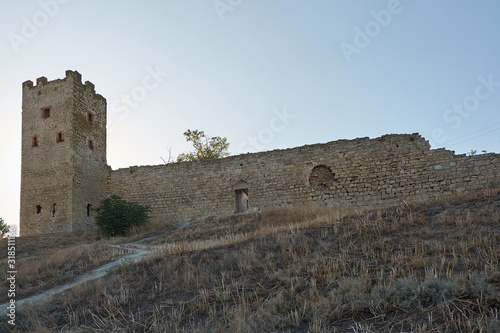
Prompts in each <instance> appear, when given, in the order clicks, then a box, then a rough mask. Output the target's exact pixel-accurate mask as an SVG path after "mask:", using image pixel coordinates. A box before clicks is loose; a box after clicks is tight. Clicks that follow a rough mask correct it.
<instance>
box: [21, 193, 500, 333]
mask: <svg viewBox="0 0 500 333" xmlns="http://www.w3.org/2000/svg"><path fill="white" fill-rule="evenodd" d="M135 246H142V247H147V248H149V249H152V250H153V253H152V254H151V255H150V257H149V258H148V259H146V260H144V261H142V262H140V263H137V264H132V265H128V266H122V267H121V268H119V269H118V270H117V271H116V272H114V273H113V274H110V275H108V276H107V277H105V278H103V279H100V280H96V281H91V282H87V283H85V284H83V285H80V286H78V287H75V288H73V289H72V290H69V291H67V292H65V293H64V294H62V295H59V296H57V297H55V298H54V299H53V300H52V301H51V302H50V304H45V305H42V306H39V307H38V308H36V309H30V310H24V311H21V312H20V313H19V318H22V325H23V330H26V331H31V332H53V331H59V330H62V329H64V330H65V331H68V329H71V330H73V331H74V332H111V331H119V332H121V331H124V332H499V331H500V318H499V317H498V316H499V315H498V309H499V308H500V271H499V267H500V266H499V262H500V191H499V190H495V191H488V192H485V193H481V194H475V195H467V196H461V197H454V198H449V199H446V200H442V201H438V202H421V203H402V204H401V205H400V206H397V207H392V208H389V209H384V210H373V211H365V212H341V211H338V210H335V211H332V210H319V209H316V210H314V209H306V208H289V209H279V210H278V209H276V210H267V211H264V212H262V213H251V214H244V215H233V216H227V217H223V218H209V219H205V220H201V221H197V222H194V223H192V224H191V225H189V226H187V227H186V228H184V229H182V230H179V231H176V232H172V230H170V229H164V230H161V231H157V232H155V233H153V234H151V235H149V236H148V237H146V238H145V239H144V240H143V241H142V242H138V243H136V244H135ZM67 260H68V261H71V259H69V258H68V259H67ZM72 267H74V265H72ZM61 269H64V268H61Z"/></svg>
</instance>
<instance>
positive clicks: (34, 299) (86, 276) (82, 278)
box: [0, 242, 151, 316]
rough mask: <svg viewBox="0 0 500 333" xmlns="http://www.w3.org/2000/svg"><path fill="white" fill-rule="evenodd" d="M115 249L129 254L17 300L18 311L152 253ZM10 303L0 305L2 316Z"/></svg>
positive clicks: (0, 314) (132, 249)
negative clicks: (71, 279)
mask: <svg viewBox="0 0 500 333" xmlns="http://www.w3.org/2000/svg"><path fill="white" fill-rule="evenodd" d="M134 243H136V242H134ZM113 247H118V248H120V249H123V250H126V251H128V254H127V255H125V256H124V257H122V258H120V259H118V260H115V261H113V262H110V263H107V264H105V265H103V266H101V267H99V268H96V269H94V270H91V271H89V272H86V273H83V274H81V275H79V276H78V277H76V278H75V279H74V280H73V281H70V282H68V283H65V284H62V285H60V286H57V287H54V288H51V289H49V290H46V291H44V292H42V293H40V294H36V295H33V296H30V297H28V298H24V299H21V300H16V303H15V304H16V309H19V308H20V307H23V306H24V305H31V306H33V305H38V304H41V303H43V302H45V301H47V300H49V299H50V298H51V297H52V296H53V295H56V294H59V293H62V292H63V291H65V290H66V289H69V288H72V287H74V286H77V285H79V284H81V283H83V282H86V281H90V280H94V279H98V278H100V277H103V276H104V275H106V274H108V272H109V271H111V270H113V269H115V268H116V267H118V266H120V265H121V264H124V263H134V262H136V261H139V260H140V259H141V258H142V257H143V256H145V255H146V254H148V253H150V252H151V251H148V250H143V249H135V248H127V247H123V246H120V245H113ZM8 305H9V303H4V304H1V305H0V316H5V315H6V314H7V306H8Z"/></svg>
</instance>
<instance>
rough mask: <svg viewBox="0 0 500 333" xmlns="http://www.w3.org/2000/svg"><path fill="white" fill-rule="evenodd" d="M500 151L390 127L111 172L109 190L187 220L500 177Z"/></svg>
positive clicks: (386, 201)
mask: <svg viewBox="0 0 500 333" xmlns="http://www.w3.org/2000/svg"><path fill="white" fill-rule="evenodd" d="M499 180H500V155H498V154H483V155H477V156H470V157H468V156H465V155H455V154H454V152H452V151H447V150H444V149H438V150H430V146H429V144H428V142H427V141H426V140H425V139H424V138H422V137H421V136H420V135H418V134H412V135H385V136H382V137H380V138H376V139H368V138H360V139H355V140H340V141H334V142H329V143H325V144H315V145H308V146H303V147H297V148H292V149H285V150H274V151H269V152H262V153H254V154H244V155H237V156H232V157H228V158H225V159H220V160H207V161H196V162H182V163H174V164H167V165H157V166H140V167H137V166H135V167H130V168H125V169H119V170H116V171H112V172H111V176H110V178H109V180H108V184H107V195H112V194H117V195H120V196H122V197H124V198H125V199H127V200H131V201H135V202H138V203H140V204H147V205H150V206H151V208H152V209H153V218H155V219H163V220H167V219H170V220H173V221H177V222H180V221H185V220H192V219H195V218H199V217H203V216H209V215H220V214H230V213H234V212H235V211H236V210H237V197H238V191H239V190H242V189H244V190H246V191H245V192H246V193H247V194H248V207H249V210H261V209H263V208H265V207H268V206H275V207H276V206H284V205H289V204H312V205H318V206H324V205H326V206H334V205H346V206H381V205H383V206H385V205H390V204H394V203H396V202H401V200H412V199H420V198H423V199H427V198H436V197H439V196H442V195H446V194H452V193H462V192H466V191H473V190H475V189H480V188H485V187H488V186H497V185H500V182H499Z"/></svg>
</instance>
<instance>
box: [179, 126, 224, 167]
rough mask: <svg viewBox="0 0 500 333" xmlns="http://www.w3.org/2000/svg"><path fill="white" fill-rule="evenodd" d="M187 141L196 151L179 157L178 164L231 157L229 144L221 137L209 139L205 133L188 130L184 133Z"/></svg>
mask: <svg viewBox="0 0 500 333" xmlns="http://www.w3.org/2000/svg"><path fill="white" fill-rule="evenodd" d="M184 136H185V137H186V141H188V142H191V143H192V144H193V148H194V151H193V152H189V153H182V154H179V156H177V162H184V161H196V160H205V159H212V158H223V157H227V156H229V152H228V149H229V143H228V142H227V139H226V138H221V137H219V136H214V137H208V136H206V135H205V132H204V131H199V130H194V131H191V130H189V129H188V130H187V131H186V132H184Z"/></svg>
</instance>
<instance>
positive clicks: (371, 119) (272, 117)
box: [0, 0, 500, 224]
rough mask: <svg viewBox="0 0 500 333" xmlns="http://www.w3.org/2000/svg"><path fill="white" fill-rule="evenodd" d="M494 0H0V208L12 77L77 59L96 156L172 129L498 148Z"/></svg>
mask: <svg viewBox="0 0 500 333" xmlns="http://www.w3.org/2000/svg"><path fill="white" fill-rule="evenodd" d="M499 17H500V2H499V1H494V0H475V1H464V0H460V1H457V0H442V1H431V0H400V1H397V0H389V1H388V0H376V1H375V0H374V1H353V0H343V1H340V0H313V1H305V0H302V1H298V0H274V1H268V0H216V1H213V0H204V1H200V0H192V1H181V0H177V1H174V0H162V1H160V0H157V1H152V0H150V1H126V0H120V1H118V0H109V1H102V0H101V1H96V0H39V1H30V0H23V1H14V0H3V1H1V2H0V64H1V75H0V86H1V88H2V89H1V91H0V94H1V98H0V139H1V145H0V156H1V160H0V217H3V218H4V219H5V221H6V222H7V223H9V224H18V222H19V188H20V168H21V145H20V143H21V84H22V82H24V81H26V80H32V81H36V78H37V77H40V76H45V77H47V78H48V79H49V80H54V79H58V78H64V76H65V71H66V70H68V69H70V70H77V71H78V72H80V73H81V74H82V76H83V81H87V80H88V81H91V82H93V83H94V84H95V86H96V91H97V92H98V93H100V94H101V95H103V96H104V97H105V98H106V99H107V101H108V123H109V130H108V164H110V165H111V166H112V167H113V169H117V168H122V167H128V166H131V165H147V164H160V163H163V162H162V159H161V157H163V158H165V159H167V158H168V150H167V148H168V147H171V151H172V154H173V155H174V156H175V155H177V154H179V153H182V152H185V151H188V150H189V149H190V146H189V145H188V144H187V143H186V142H185V140H184V137H183V135H182V133H183V132H184V131H185V130H187V129H200V130H204V131H205V132H206V133H207V134H208V135H211V136H223V137H227V138H228V141H229V142H230V144H231V146H230V151H231V153H232V154H238V153H244V152H253V151H262V150H272V149H276V148H289V147H294V146H300V145H304V144H312V143H318V142H328V141H333V140H338V139H353V138H357V137H366V136H367V137H371V138H374V137H378V136H381V135H384V134H389V133H414V132H419V133H420V134H421V135H423V136H424V137H425V138H426V139H428V140H429V141H430V143H431V145H432V148H440V147H446V148H447V149H450V150H454V151H456V152H457V153H465V152H469V151H471V150H472V149H475V150H478V152H480V151H482V150H486V151H488V152H497V153H498V152H500V113H499V106H500V62H499V60H500V19H499Z"/></svg>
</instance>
